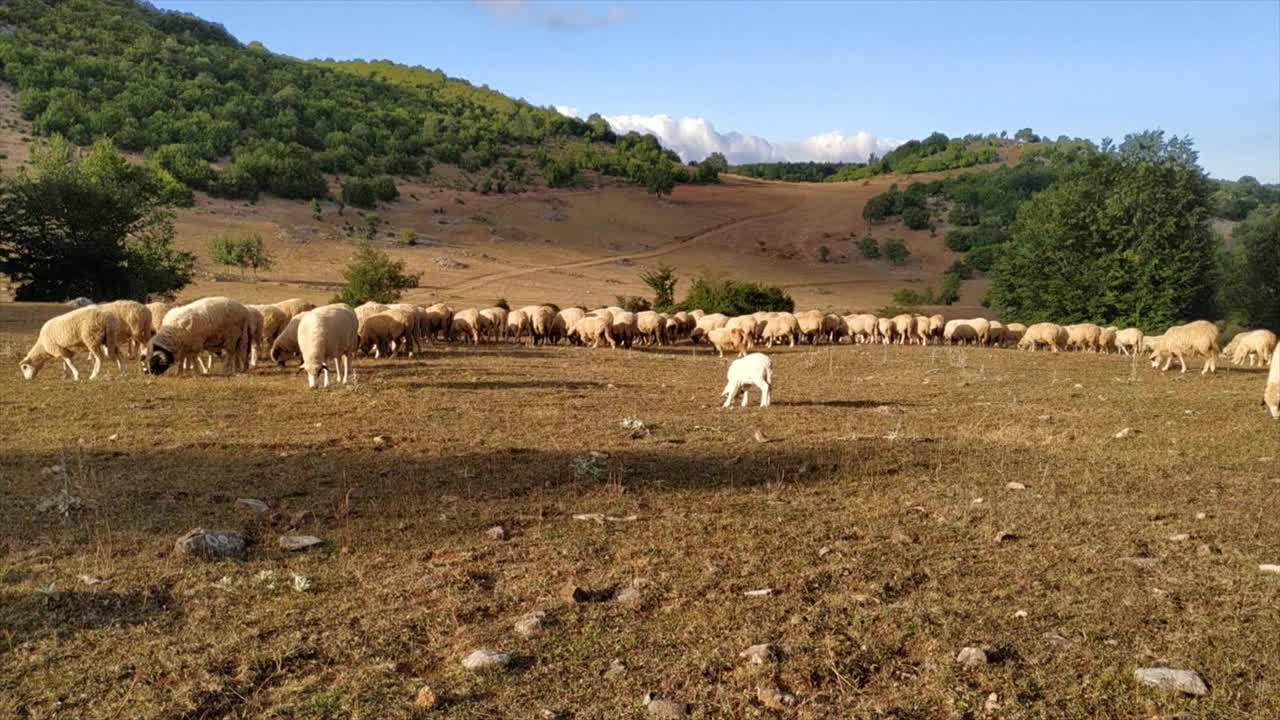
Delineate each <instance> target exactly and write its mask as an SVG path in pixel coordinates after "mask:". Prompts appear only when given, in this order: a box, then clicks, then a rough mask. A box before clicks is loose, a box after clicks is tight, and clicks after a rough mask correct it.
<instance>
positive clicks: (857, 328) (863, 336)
mask: <svg viewBox="0 0 1280 720" xmlns="http://www.w3.org/2000/svg"><path fill="white" fill-rule="evenodd" d="M844 322H845V327H846V330H845V332H847V333H848V334H849V337H850V338H853V340H852V342H856V343H872V342H875V341H876V340H877V339H878V338H879V337H880V329H879V326H878V319H877V318H876V316H875V315H868V314H866V313H862V314H859V315H846V316H845V318H844Z"/></svg>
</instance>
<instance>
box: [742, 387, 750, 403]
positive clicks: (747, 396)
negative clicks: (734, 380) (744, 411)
mask: <svg viewBox="0 0 1280 720" xmlns="http://www.w3.org/2000/svg"><path fill="white" fill-rule="evenodd" d="M749 402H751V391H750V390H749V389H748V388H745V387H744V388H742V407H746V406H747V403H749Z"/></svg>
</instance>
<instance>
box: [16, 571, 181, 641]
mask: <svg viewBox="0 0 1280 720" xmlns="http://www.w3.org/2000/svg"><path fill="white" fill-rule="evenodd" d="M180 614H181V609H180V608H179V607H178V606H177V604H176V602H175V600H174V598H173V597H172V596H171V595H170V593H169V588H168V587H165V586H153V587H151V588H148V589H146V590H136V591H133V592H127V593H122V592H112V591H108V590H102V591H98V592H88V591H82V590H59V589H58V588H57V587H56V586H55V587H54V588H52V590H51V591H50V592H49V593H48V594H45V593H40V592H33V593H16V592H8V591H6V592H0V626H3V627H4V628H5V631H6V635H5V637H4V642H0V654H3V653H5V652H7V651H8V650H10V649H11V648H13V647H16V646H18V645H21V644H22V643H24V642H26V641H28V640H32V639H36V638H38V637H40V636H43V635H54V636H57V637H58V638H59V639H65V638H66V637H67V636H69V635H74V634H76V633H79V632H84V631H87V630H97V629H101V628H107V627H117V626H122V625H140V624H142V623H145V622H149V621H151V620H153V619H154V618H156V617H157V616H166V617H168V618H174V617H177V616H179V615H180Z"/></svg>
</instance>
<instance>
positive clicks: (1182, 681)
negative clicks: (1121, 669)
mask: <svg viewBox="0 0 1280 720" xmlns="http://www.w3.org/2000/svg"><path fill="white" fill-rule="evenodd" d="M1133 676H1134V678H1135V679H1136V680H1137V681H1138V682H1139V683H1141V684H1143V685H1147V686H1149V687H1154V688H1160V689H1161V690H1168V691H1170V692H1180V693H1184V694H1186V695H1195V696H1196V697H1200V696H1202V695H1208V694H1209V686H1208V685H1206V684H1205V682H1204V678H1202V677H1200V673H1198V672H1196V671H1195V670H1178V669H1175V668H1138V669H1137V670H1134V671H1133Z"/></svg>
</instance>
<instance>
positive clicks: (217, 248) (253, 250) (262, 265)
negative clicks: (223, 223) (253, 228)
mask: <svg viewBox="0 0 1280 720" xmlns="http://www.w3.org/2000/svg"><path fill="white" fill-rule="evenodd" d="M209 257H210V258H211V259H212V260H213V261H214V262H215V263H218V264H219V265H226V266H228V267H236V268H240V276H241V277H244V271H245V270H253V272H254V274H255V275H256V274H257V272H258V271H259V270H270V269H271V266H272V265H274V264H275V261H274V259H273V258H272V257H271V254H270V253H268V252H267V246H266V243H264V242H263V241H262V236H261V235H259V234H258V233H254V232H242V233H219V234H217V235H214V236H213V237H211V238H209Z"/></svg>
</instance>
